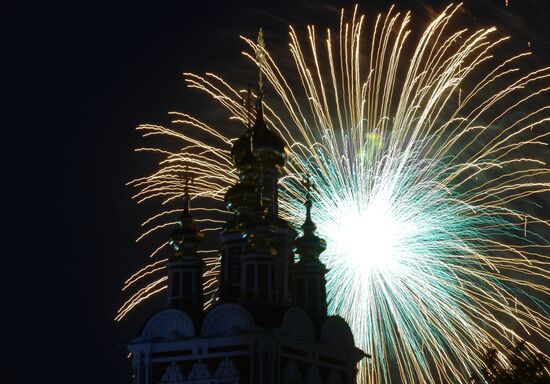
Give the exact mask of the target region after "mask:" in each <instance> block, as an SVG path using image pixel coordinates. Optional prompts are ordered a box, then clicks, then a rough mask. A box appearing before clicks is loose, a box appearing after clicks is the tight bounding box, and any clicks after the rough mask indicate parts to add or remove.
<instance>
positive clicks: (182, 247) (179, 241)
mask: <svg viewBox="0 0 550 384" xmlns="http://www.w3.org/2000/svg"><path fill="white" fill-rule="evenodd" d="M189 200H190V199H189V193H188V191H187V190H186V191H185V197H184V202H185V207H184V210H183V213H182V214H181V216H180V217H179V219H178V222H177V224H176V228H174V230H173V231H172V234H171V235H170V241H169V243H170V245H171V246H172V248H174V250H175V251H176V254H175V256H176V257H178V256H188V255H193V254H194V252H195V249H196V248H197V245H198V244H199V243H200V242H201V241H202V239H203V237H204V234H202V233H201V232H200V231H198V230H197V229H196V227H195V219H193V216H191V212H190V210H189Z"/></svg>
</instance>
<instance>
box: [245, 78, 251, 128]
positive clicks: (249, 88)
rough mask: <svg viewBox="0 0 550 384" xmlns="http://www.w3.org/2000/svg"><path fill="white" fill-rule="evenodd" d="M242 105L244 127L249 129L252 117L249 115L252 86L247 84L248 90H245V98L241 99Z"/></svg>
mask: <svg viewBox="0 0 550 384" xmlns="http://www.w3.org/2000/svg"><path fill="white" fill-rule="evenodd" d="M243 101H244V107H245V109H246V128H247V129H250V127H251V126H252V119H251V117H250V115H251V113H252V86H251V85H250V84H248V90H247V92H246V99H243Z"/></svg>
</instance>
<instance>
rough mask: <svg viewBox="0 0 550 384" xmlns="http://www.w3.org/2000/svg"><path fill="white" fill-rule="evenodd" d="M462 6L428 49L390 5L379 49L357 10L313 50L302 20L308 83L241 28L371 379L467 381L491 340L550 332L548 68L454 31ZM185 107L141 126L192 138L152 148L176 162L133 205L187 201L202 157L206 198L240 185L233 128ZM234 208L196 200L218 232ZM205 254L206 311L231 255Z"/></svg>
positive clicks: (291, 186) (291, 187)
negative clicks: (307, 186)
mask: <svg viewBox="0 0 550 384" xmlns="http://www.w3.org/2000/svg"><path fill="white" fill-rule="evenodd" d="M459 7H460V6H449V7H448V8H446V9H445V10H444V11H443V12H442V13H441V14H440V15H439V16H438V17H437V18H436V19H435V20H433V22H431V24H430V25H429V26H428V27H427V29H426V30H425V31H424V33H423V34H422V35H421V36H420V37H419V39H418V41H417V42H416V43H409V40H411V34H410V31H409V23H410V14H409V13H407V14H399V13H396V12H395V11H393V9H390V11H389V12H388V13H387V14H385V15H379V16H378V17H377V18H376V19H375V20H374V22H373V26H372V28H370V29H369V30H370V31H372V32H371V34H370V36H369V41H368V43H365V41H364V40H366V39H364V38H363V36H362V33H363V32H362V31H363V29H365V27H364V24H365V22H364V17H363V16H361V15H359V14H358V13H357V8H356V9H355V11H354V13H353V15H352V17H351V18H350V19H346V18H345V17H344V13H343V12H342V17H341V22H340V28H339V30H338V31H337V32H336V33H333V32H331V31H330V30H328V31H327V34H326V38H325V39H324V41H323V43H319V42H318V38H317V34H316V30H315V28H314V27H312V26H310V27H308V34H307V43H306V45H303V43H302V41H301V39H300V38H299V36H298V34H297V33H296V32H295V31H294V29H292V28H291V29H290V34H289V35H290V52H291V55H292V57H293V59H294V62H295V64H296V72H295V73H296V74H297V76H296V77H297V79H299V83H300V85H301V86H300V87H297V86H296V84H291V81H290V80H288V79H287V78H286V77H285V76H283V71H282V70H281V69H280V68H279V67H278V66H277V64H276V62H275V58H273V57H272V56H271V55H270V54H269V51H267V50H265V49H264V48H263V47H262V46H258V45H256V44H255V43H254V42H253V41H251V40H249V39H247V38H243V40H244V42H245V43H246V44H247V45H248V46H249V47H250V50H251V52H250V53H246V52H245V53H244V54H245V56H247V57H249V58H250V59H251V60H252V61H253V62H254V63H256V64H257V65H260V66H261V67H262V68H261V69H262V73H263V74H264V76H265V78H266V81H267V82H268V83H269V84H270V85H271V88H272V89H273V90H274V92H273V93H274V94H272V95H271V96H272V98H273V100H272V103H269V100H268V103H267V104H266V108H265V109H266V111H265V115H266V121H268V123H269V124H270V125H271V126H272V127H273V128H274V129H275V130H277V131H278V132H279V133H280V134H281V136H282V137H284V138H285V140H286V141H287V143H288V144H289V146H290V148H291V158H290V161H289V164H288V166H287V171H288V174H287V175H286V176H285V177H283V178H282V180H281V185H280V189H281V196H280V200H281V201H280V209H281V213H282V215H283V216H284V217H285V219H287V220H289V221H290V222H292V223H294V224H296V225H298V224H300V223H301V221H302V219H303V196H304V191H303V186H302V184H301V183H300V180H301V178H302V175H303V174H309V175H311V176H310V177H311V180H312V181H313V182H314V184H315V185H316V189H315V191H314V192H313V195H314V200H315V205H314V210H313V211H312V215H313V220H314V221H315V222H316V224H317V226H318V233H319V234H320V236H322V237H323V238H324V239H325V240H326V241H327V250H326V251H325V252H324V253H323V254H322V255H321V257H322V261H323V262H324V263H325V264H326V265H327V267H328V268H329V270H330V271H329V273H328V275H327V288H328V295H329V310H330V311H331V312H332V313H337V314H339V315H341V316H342V317H344V318H345V319H346V320H347V321H348V322H349V324H350V326H351V328H352V330H353V333H354V335H355V338H356V342H357V344H358V345H359V346H360V347H361V348H362V349H364V350H366V351H367V352H369V353H371V354H372V355H373V359H372V360H371V361H370V362H365V363H364V365H363V366H362V367H361V371H360V376H361V379H362V380H363V381H366V382H389V381H391V380H392V378H393V379H395V378H397V377H399V378H400V379H401V380H403V381H404V382H408V383H414V382H419V383H421V382H468V379H469V376H470V374H471V373H472V372H475V371H476V370H478V369H479V367H481V366H482V362H481V358H480V356H481V355H482V352H483V349H484V348H485V347H486V346H487V345H489V344H490V345H494V346H496V347H497V348H501V349H502V348H504V346H505V345H506V344H507V343H509V342H510V341H513V340H515V339H516V338H520V337H526V336H531V337H533V340H538V341H540V342H542V343H548V342H549V341H550V334H549V329H550V320H549V317H548V307H547V305H546V304H544V302H547V301H548V298H549V296H550V289H549V288H548V286H549V281H548V280H549V271H548V270H549V263H550V257H549V256H548V255H549V245H548V242H547V240H545V237H544V233H545V232H546V233H548V232H549V231H550V229H549V227H550V224H549V223H548V222H547V221H546V220H545V219H544V218H540V217H538V216H537V215H536V214H534V213H533V211H535V210H534V209H526V208H525V207H527V204H526V202H527V201H529V199H530V197H532V196H534V195H536V194H542V193H547V192H548V191H549V190H550V181H549V180H550V170H549V169H548V168H547V166H546V164H545V162H544V161H543V159H541V158H538V157H536V156H532V155H528V154H533V153H537V152H540V151H542V150H543V149H542V148H544V150H546V149H545V148H546V147H545V144H544V140H545V137H547V136H549V135H550V130H549V129H548V120H550V106H549V105H544V97H547V93H548V91H549V90H550V68H542V69H540V70H537V71H534V72H529V73H522V71H521V70H520V69H519V65H520V63H521V62H522V60H524V59H525V56H528V55H529V54H528V53H518V54H517V55H515V56H512V57H508V58H506V59H503V60H500V61H499V60H498V59H497V58H495V56H494V52H495V50H496V49H497V47H499V46H500V45H502V44H505V41H506V40H507V38H505V37H498V36H496V32H495V29H494V28H488V29H480V30H475V31H469V30H467V29H454V28H453V27H452V26H451V22H452V20H453V18H456V16H453V15H454V14H455V13H456V11H457V10H458V9H459ZM304 47H305V48H304ZM258 51H259V52H260V53H261V54H262V56H263V57H265V60H263V61H262V62H261V63H259V62H256V61H255V59H254V58H255V54H254V53H257V52H258ZM306 51H307V54H306ZM409 51H410V54H408V53H407V54H406V55H405V54H404V53H403V52H409ZM185 78H186V81H187V84H188V86H189V87H192V88H197V89H199V90H201V91H203V92H205V93H207V94H209V95H211V96H212V97H213V98H214V99H215V100H216V101H217V102H219V103H220V104H221V105H222V106H223V107H225V108H226V109H227V110H228V111H229V113H230V118H231V119H235V120H238V121H241V122H242V123H243V124H246V122H247V121H248V120H249V119H250V116H249V115H248V114H249V111H247V109H246V108H245V107H244V106H243V104H242V103H241V99H242V97H241V95H242V92H243V91H242V90H238V89H235V88H233V87H232V86H231V85H229V84H228V83H227V82H225V81H224V80H223V79H222V78H221V77H219V76H216V75H214V74H209V73H208V74H206V75H204V76H198V75H195V74H190V73H186V74H185ZM275 99H276V100H275ZM541 100H542V101H541ZM274 105H279V107H277V108H275V107H274ZM173 115H174V121H173V123H174V124H173V126H172V127H163V126H158V125H142V126H140V127H139V128H138V129H139V130H141V131H143V132H144V136H150V135H163V136H166V135H168V136H172V137H173V138H174V140H180V141H181V142H182V143H183V148H182V149H181V150H180V151H175V152H170V151H167V150H164V149H159V148H144V149H141V150H148V151H154V152H158V153H160V154H161V155H162V156H163V160H162V162H161V163H160V169H159V170H158V171H157V172H156V173H154V174H152V175H150V176H147V177H144V178H141V179H137V180H134V181H132V182H131V183H130V184H132V185H133V186H135V187H137V188H138V190H139V191H138V193H137V194H136V196H135V198H136V199H137V200H138V201H144V200H149V199H160V200H161V201H162V202H163V203H164V204H167V203H169V202H171V201H173V200H174V199H177V198H178V197H179V196H181V195H182V193H183V190H182V186H181V183H180V182H179V181H178V179H177V173H178V172H179V171H181V170H182V169H183V168H184V167H186V166H189V169H190V171H191V172H194V173H195V174H196V175H197V177H196V178H195V180H196V182H195V191H196V195H195V198H197V199H198V200H200V201H204V199H210V200H213V201H217V202H220V203H221V202H222V201H223V196H224V193H225V191H226V190H227V188H228V187H229V186H230V185H231V184H233V183H234V182H235V181H236V175H235V172H234V170H233V169H232V163H231V161H230V156H229V148H230V145H231V139H230V138H228V137H226V135H225V134H224V133H223V132H221V131H220V130H217V129H215V128H213V127H209V126H208V125H206V124H205V123H203V122H201V121H200V120H197V119H195V118H193V117H192V116H190V115H187V114H184V113H173ZM197 137H203V138H204V139H201V140H199V139H197ZM221 207H222V205H221V204H220V209H212V208H205V207H200V206H199V207H197V208H195V211H196V215H197V216H199V217H201V219H199V220H198V221H201V220H202V222H203V224H204V230H206V231H211V230H215V229H217V228H218V227H219V226H220V224H221V223H223V218H217V219H214V218H213V217H218V216H219V215H224V214H226V212H225V211H224V210H223V209H221ZM213 210H214V211H215V212H213ZM212 213H215V214H216V215H212ZM173 214H174V211H170V210H167V211H163V212H161V213H159V214H158V215H156V216H154V217H152V218H151V219H149V220H147V222H145V223H144V225H145V226H146V227H147V228H149V229H147V230H146V232H145V233H144V234H143V237H145V236H148V235H150V234H152V233H154V232H156V231H158V230H161V229H163V228H165V227H166V226H168V225H171V224H172V223H170V222H167V220H166V218H167V217H172V216H171V215H173ZM155 223H159V224H155ZM163 246H164V245H161V247H159V248H158V249H157V250H155V251H154V252H153V254H152V256H156V255H157V254H159V250H160V249H162V247H163ZM202 252H204V253H205V260H206V262H207V264H208V265H209V267H210V268H209V270H208V271H207V272H206V279H205V280H206V283H205V288H206V292H207V295H208V296H207V297H208V300H207V303H206V305H207V306H208V305H210V304H211V303H212V301H213V300H215V287H216V284H215V282H216V276H217V268H218V264H219V260H218V256H217V253H216V251H215V250H203V251H202ZM161 269H162V260H158V261H155V262H153V263H151V264H149V265H147V266H146V267H145V268H143V269H142V270H141V271H138V272H137V273H136V274H135V275H134V276H132V277H131V278H130V279H128V281H127V282H126V285H125V289H126V288H128V287H134V286H139V287H141V288H140V289H138V290H137V292H136V293H135V294H134V295H133V296H131V297H130V299H129V300H128V301H127V302H126V303H125V304H124V305H123V306H122V307H121V309H120V311H119V313H118V315H117V319H120V318H122V317H124V316H125V315H126V314H127V313H128V311H130V310H131V309H132V308H133V307H135V306H136V305H137V304H139V303H140V302H142V301H143V300H145V299H146V298H148V297H150V296H151V295H153V294H154V293H156V292H158V291H160V290H162V289H164V287H165V281H164V280H163V279H162V278H159V279H154V276H158V273H159V272H160V271H161ZM151 277H153V278H151ZM144 281H147V282H148V283H146V284H143V282H144ZM140 283H141V285H140ZM546 345H547V344H546ZM529 346H530V348H532V349H534V350H538V349H537V346H536V345H535V343H529Z"/></svg>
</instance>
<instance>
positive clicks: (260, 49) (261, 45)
mask: <svg viewBox="0 0 550 384" xmlns="http://www.w3.org/2000/svg"><path fill="white" fill-rule="evenodd" d="M256 61H257V62H258V66H259V67H260V74H259V76H258V94H259V98H260V102H261V97H262V95H263V93H264V79H263V76H262V75H263V70H262V66H263V65H265V42H264V33H263V31H262V28H260V32H259V33H258V40H257V44H256Z"/></svg>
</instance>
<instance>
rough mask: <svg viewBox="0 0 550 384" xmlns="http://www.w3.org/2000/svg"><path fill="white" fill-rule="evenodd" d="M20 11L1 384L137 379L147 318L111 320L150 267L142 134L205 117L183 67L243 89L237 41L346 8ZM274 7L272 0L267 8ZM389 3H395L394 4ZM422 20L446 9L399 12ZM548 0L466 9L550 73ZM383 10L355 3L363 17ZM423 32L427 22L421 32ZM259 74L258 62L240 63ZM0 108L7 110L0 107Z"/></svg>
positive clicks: (10, 125) (13, 17) (8, 147)
mask: <svg viewBox="0 0 550 384" xmlns="http://www.w3.org/2000/svg"><path fill="white" fill-rule="evenodd" d="M112 3H113V4H109V3H101V2H97V1H94V2H85V1H74V2H71V3H63V2H55V3H52V2H40V3H38V2H37V3H35V4H33V3H32V2H18V4H17V5H15V4H12V5H4V7H3V8H4V9H3V10H2V16H3V19H4V20H3V21H2V23H1V24H2V26H1V28H2V37H3V40H4V43H3V46H2V50H3V54H2V64H3V66H5V67H6V69H4V71H3V76H2V77H3V83H4V84H5V85H4V86H3V87H2V88H3V91H4V92H3V93H4V96H5V97H6V99H7V100H6V101H4V102H3V107H4V108H5V109H6V112H5V113H4V117H5V116H7V117H8V118H7V119H6V118H4V119H3V124H2V125H3V135H2V138H3V140H2V144H3V145H2V147H3V154H4V156H3V157H4V167H3V171H4V172H3V173H4V188H3V190H4V192H5V193H6V194H7V197H6V198H4V205H5V207H6V209H5V210H4V212H7V213H8V217H7V219H6V220H4V225H5V226H6V225H7V226H9V227H10V229H8V230H7V231H6V230H5V231H4V234H5V239H4V243H5V244H6V245H8V246H7V247H5V250H6V251H5V252H3V255H2V256H3V259H4V262H3V264H2V267H1V273H2V279H1V280H2V283H1V284H2V286H0V288H2V290H1V292H2V296H0V298H1V300H2V322H3V324H2V325H3V337H2V346H1V348H0V351H1V352H0V353H1V354H2V356H0V383H1V384H5V383H6V384H7V383H34V382H42V383H45V382H54V380H55V382H57V383H74V382H78V383H80V384H92V383H93V384H97V383H128V382H130V366H129V364H128V363H127V361H126V357H125V356H126V353H125V350H124V348H123V347H121V346H120V345H121V344H123V343H124V342H126V341H128V340H130V339H131V338H132V337H134V336H135V335H136V332H137V331H138V329H139V327H140V326H141V323H142V322H143V320H144V319H145V318H146V317H147V315H148V313H147V310H146V309H144V310H142V311H141V312H138V313H136V314H135V315H132V316H130V317H129V318H128V320H125V321H123V322H122V323H120V324H117V323H115V322H114V321H113V316H114V313H115V311H116V309H117V307H118V305H120V303H121V302H122V300H123V298H124V297H123V295H122V294H121V293H120V288H121V285H122V282H123V281H124V280H125V279H126V278H127V277H128V276H129V274H131V273H132V272H134V271H135V270H136V269H137V268H138V267H139V266H141V265H142V264H143V262H144V258H145V257H146V255H145V252H144V250H143V248H141V247H139V246H138V245H136V244H135V242H134V240H135V238H136V237H137V235H138V234H139V224H140V223H141V220H142V219H143V218H144V217H146V216H147V215H148V213H149V211H147V208H146V207H145V208H141V207H138V206H136V204H135V203H134V202H133V201H131V199H130V195H131V192H132V191H131V190H130V189H129V188H128V187H126V186H125V183H126V182H127V181H129V180H130V179H132V178H134V177H137V176H142V175H145V174H146V172H147V171H148V170H150V169H151V167H152V166H153V164H152V163H150V162H148V158H146V157H143V156H142V155H139V154H135V153H134V152H133V149H134V148H136V147H138V146H140V145H141V144H142V143H143V142H142V141H141V140H140V138H139V135H138V134H137V133H136V132H135V130H134V128H135V127H136V126H137V125H138V124H140V123H145V122H152V123H163V122H166V121H167V115H166V113H167V112H168V111H171V110H180V111H187V112H198V114H201V113H202V114H203V116H204V113H208V108H209V106H210V105H212V104H210V103H209V102H207V101H206V99H197V98H196V95H197V93H196V92H195V91H192V90H187V89H185V87H184V82H183V78H182V76H181V73H182V72H184V71H194V72H203V71H213V72H217V73H222V74H226V75H227V76H229V78H232V79H233V80H234V81H237V82H238V81H240V80H242V83H241V85H244V84H246V83H248V82H250V81H251V80H254V78H255V73H251V74H250V77H249V78H247V79H239V78H236V77H238V76H239V75H240V74H241V73H242V70H240V68H242V67H243V63H245V62H246V61H245V60H244V59H243V58H242V57H241V56H240V51H241V50H242V49H243V48H244V47H243V45H242V44H241V43H240V41H239V38H238V35H239V34H244V35H248V36H254V35H255V34H256V31H257V29H258V27H259V26H263V27H264V28H265V29H266V39H267V44H268V47H269V45H270V44H272V45H275V44H277V42H278V41H286V25H287V24H288V23H289V22H290V23H292V24H293V25H295V26H296V27H298V28H302V27H303V26H304V25H305V24H306V23H319V24H321V25H324V26H334V27H335V26H336V25H337V22H338V9H339V8H341V7H342V6H344V7H347V8H348V9H350V10H351V8H352V5H353V2H345V1H341V2H337V1H332V2H330V3H331V4H332V5H331V6H328V5H326V4H327V3H329V2H326V3H322V2H318V1H316V2H307V3H306V2H299V1H291V2H289V1H278V2H265V4H263V3H261V2H244V1H224V2H213V1H193V2H190V1H184V0H181V1H179V2H166V1H156V2H149V3H147V4H140V5H138V4H131V3H129V4H127V5H122V4H114V2H112ZM272 3H277V5H274V4H272ZM388 4H389V3H388ZM397 4H398V8H399V9H401V10H407V9H409V8H411V9H413V10H414V12H415V19H414V20H416V22H419V24H420V25H422V26H423V25H424V24H422V23H423V22H424V19H425V17H427V16H428V15H430V12H432V11H433V10H436V11H439V10H442V9H443V5H442V4H444V3H440V2H433V1H432V2H430V1H420V0H417V1H409V2H406V1H401V2H397ZM549 4H550V2H548V1H545V0H541V1H534V0H528V1H525V0H521V1H520V0H510V6H509V7H508V8H506V7H505V6H504V0H502V1H500V0H499V1H489V0H484V1H478V0H476V1H473V0H472V1H468V0H467V1H466V5H465V9H466V10H467V11H468V12H469V13H471V17H472V18H474V17H475V19H472V20H473V22H474V23H479V25H488V24H497V25H499V26H501V27H502V29H503V30H504V32H506V33H509V34H511V35H512V36H513V38H514V41H515V43H514V44H517V46H518V47H522V48H523V47H525V45H526V42H527V41H531V42H532V44H533V49H534V51H535V53H536V56H535V59H534V60H535V62H538V63H541V64H546V65H548V64H550V60H549V58H550V48H549V44H550V43H549V35H550V34H549V33H548V20H549V17H550V5H549ZM386 8H387V5H386V3H385V2H383V1H378V0H377V1H368V2H365V3H363V4H362V5H361V9H362V10H364V11H366V12H367V14H370V15H374V13H375V12H378V11H379V10H384V9H386ZM418 29H420V28H418ZM245 68H249V69H250V70H251V71H253V68H252V67H250V66H249V67H246V66H245ZM4 108H3V109H4Z"/></svg>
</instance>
